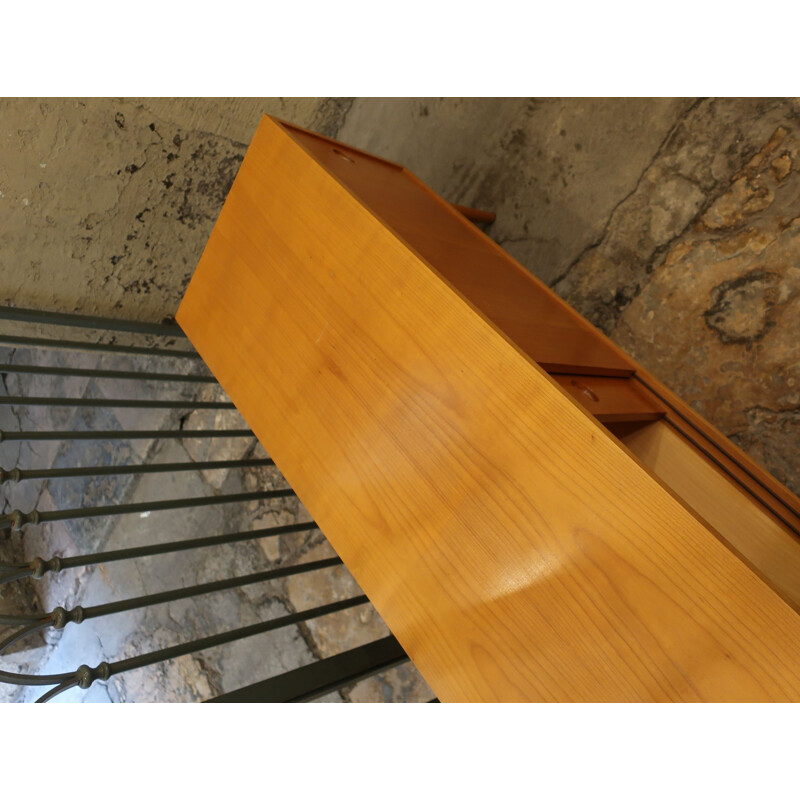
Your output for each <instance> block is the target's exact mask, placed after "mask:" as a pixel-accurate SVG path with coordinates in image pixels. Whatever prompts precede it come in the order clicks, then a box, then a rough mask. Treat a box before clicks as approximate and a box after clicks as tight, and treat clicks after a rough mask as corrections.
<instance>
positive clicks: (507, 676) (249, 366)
mask: <svg viewBox="0 0 800 800" xmlns="http://www.w3.org/2000/svg"><path fill="white" fill-rule="evenodd" d="M178 321H179V323H180V324H181V326H182V327H183V329H184V330H185V331H186V332H187V334H188V336H189V338H190V339H191V341H192V342H193V344H194V345H195V346H196V347H197V349H198V350H199V352H200V354H201V355H202V356H203V358H204V359H205V361H206V362H207V363H208V365H209V366H210V367H211V369H212V371H213V372H214V374H215V375H216V376H217V378H218V379H219V380H220V382H221V384H222V386H223V387H224V388H225V390H226V391H227V392H228V393H229V395H230V396H231V398H232V399H233V400H234V402H235V403H236V405H237V406H238V408H239V409H240V410H241V412H242V414H243V415H244V417H245V418H246V419H247V421H248V422H249V423H250V425H251V426H252V427H253V430H254V431H255V433H256V434H257V435H258V437H259V439H260V440H261V442H262V443H263V444H264V446H265V447H266V448H267V450H268V451H269V453H270V455H271V456H272V457H273V458H274V459H275V461H276V463H277V465H278V467H279V468H280V469H281V470H282V471H283V473H284V475H285V476H286V478H287V480H289V482H290V483H291V485H292V486H293V487H294V488H295V489H296V491H297V493H298V495H299V497H300V499H301V500H302V502H303V503H304V504H305V505H306V506H307V507H308V509H309V511H310V512H311V513H312V514H313V516H314V517H315V519H316V520H317V521H318V523H319V524H320V526H321V528H322V530H323V531H324V532H325V534H326V535H327V536H328V538H329V540H330V541H331V543H332V544H333V546H334V547H335V548H336V550H337V551H338V553H339V554H340V555H341V557H342V558H343V559H344V561H345V563H346V564H347V565H348V567H349V568H350V570H351V571H352V572H353V575H354V576H355V578H356V579H357V580H358V582H359V583H360V585H361V586H362V588H363V589H364V591H365V592H366V593H367V594H368V596H369V597H370V599H371V600H372V602H373V603H374V604H375V606H376V608H377V609H378V611H379V612H380V613H381V615H382V616H383V618H384V619H385V620H386V622H387V624H388V625H389V627H390V628H391V629H392V631H393V633H394V634H395V635H396V636H397V638H398V639H399V640H400V642H401V644H402V645H403V647H404V648H405V650H406V652H408V654H409V655H410V656H411V658H412V659H413V660H414V661H415V663H416V664H417V666H418V667H419V669H420V670H421V672H422V674H423V675H424V676H425V678H426V679H427V680H428V681H429V683H430V685H431V687H432V688H433V689H434V691H435V692H436V693H437V695H438V696H439V697H440V699H442V700H444V701H447V700H451V701H452V700H456V701H468V700H490V701H491V700H505V701H509V700H510V701H521V700H565V701H579V700H584V701H602V700H728V701H735V700H797V699H800V618H798V616H797V615H796V614H795V613H794V611H793V610H792V609H791V608H790V607H789V606H788V605H787V604H786V603H784V602H783V601H782V600H781V599H780V598H779V597H778V596H777V595H776V594H775V593H774V592H773V591H772V590H771V589H770V588H769V587H767V586H766V585H765V584H764V582H763V581H761V580H760V579H759V578H758V577H756V575H754V573H753V572H752V571H751V570H750V569H748V568H747V567H746V566H745V565H744V564H743V563H742V562H741V561H740V560H739V559H738V558H737V557H736V556H735V555H734V554H733V553H731V552H730V551H729V550H728V549H727V548H726V547H725V546H724V545H723V544H722V543H721V542H719V541H718V540H717V539H716V537H715V536H714V535H713V534H712V533H710V532H709V531H708V530H707V529H706V528H705V527H704V526H703V525H702V524H701V523H700V522H698V520H697V519H696V518H695V517H694V516H693V515H692V514H691V513H690V512H689V511H687V510H686V509H685V508H684V507H683V506H682V505H681V504H680V503H678V502H677V501H676V500H675V499H674V498H673V497H672V496H671V495H670V494H669V492H667V491H666V490H665V489H664V488H663V487H662V486H661V485H660V484H659V483H658V482H657V481H656V480H655V479H654V478H652V477H651V476H650V475H649V474H648V473H647V472H646V471H645V470H643V469H642V468H641V467H640V466H639V465H638V464H637V463H636V462H635V461H634V459H632V458H631V457H630V456H629V455H628V453H627V452H625V450H624V449H623V448H621V447H620V446H619V444H618V443H617V442H616V441H615V440H614V439H613V437H611V436H610V434H608V432H607V431H605V430H604V429H603V428H602V427H601V426H600V425H599V423H597V422H596V420H594V419H593V418H592V417H591V416H590V415H589V414H588V413H587V412H585V411H584V410H583V409H581V408H580V407H579V406H578V405H577V404H576V403H575V402H574V401H573V400H571V399H570V398H569V397H567V396H566V395H565V394H564V393H563V391H562V390H561V389H560V388H559V387H558V386H556V385H555V383H554V382H553V381H552V380H551V379H550V377H548V376H547V375H546V374H545V373H544V372H543V371H542V370H541V369H540V368H539V367H538V366H537V365H536V364H535V363H534V362H532V361H531V360H530V359H529V358H528V357H527V356H526V355H525V354H524V353H523V352H521V351H520V350H519V349H518V348H517V347H516V346H514V344H512V343H511V342H510V341H509V340H508V339H507V338H506V337H504V336H503V335H502V334H501V333H499V332H498V331H497V330H496V329H495V328H494V327H493V326H492V325H491V324H489V323H488V322H487V321H486V320H485V319H484V318H483V317H482V316H481V315H480V314H478V313H476V311H475V310H474V308H472V307H471V306H470V304H469V303H468V302H466V301H465V300H464V299H463V298H462V297H461V296H459V294H458V293H457V292H455V291H454V290H453V289H452V287H451V286H449V285H448V284H447V283H446V282H444V281H443V280H442V279H441V278H440V277H439V276H438V275H437V274H436V273H435V272H434V271H433V270H431V269H430V268H429V267H428V266H427V265H426V264H425V263H424V262H423V261H422V260H420V258H419V257H418V256H417V255H415V254H414V253H413V252H411V251H410V250H409V249H408V248H407V247H406V246H405V245H404V244H403V242H402V241H401V240H400V239H398V238H397V237H396V236H395V235H394V234H392V233H391V232H390V231H388V230H387V229H386V228H385V226H384V225H383V224H381V223H380V221H379V220H377V219H376V218H375V217H374V216H373V215H372V214H371V213H370V212H369V211H368V210H367V209H366V208H365V207H364V206H363V205H362V204H360V203H359V202H358V201H357V200H356V199H355V198H354V197H353V196H352V195H350V194H349V193H348V192H347V191H345V190H343V188H342V186H341V185H340V184H339V182H338V181H336V180H335V179H334V178H333V177H332V176H331V175H330V174H329V173H328V172H327V171H326V170H324V169H322V168H321V167H320V166H319V165H318V164H317V163H315V162H314V161H313V160H312V159H310V158H309V157H308V154H307V153H306V152H305V151H304V150H303V149H302V148H300V147H299V146H298V145H297V143H296V142H294V141H293V140H292V139H291V137H289V136H288V135H287V134H286V132H285V130H284V129H283V128H281V127H280V126H278V125H277V124H276V123H274V122H273V121H271V120H269V119H265V120H264V121H263V122H262V124H261V126H260V127H259V130H258V132H257V134H256V136H255V138H254V141H253V143H252V145H251V147H250V149H249V151H248V153H247V156H246V158H245V161H244V163H243V165H242V168H241V170H240V172H239V175H238V176H237V178H236V181H235V184H234V186H233V189H232V191H231V193H230V195H229V197H228V200H227V201H226V204H225V207H224V209H223V211H222V214H221V216H220V218H219V220H218V222H217V224H216V226H215V228H214V232H213V234H212V236H211V238H210V241H209V243H208V246H207V247H206V250H205V252H204V254H203V257H202V259H201V261H200V264H199V266H198V268H197V271H196V273H195V275H194V277H193V279H192V282H191V284H190V286H189V288H188V290H187V293H186V296H185V298H184V300H183V302H182V304H181V307H180V309H179V311H178Z"/></svg>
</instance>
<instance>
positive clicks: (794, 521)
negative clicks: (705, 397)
mask: <svg viewBox="0 0 800 800" xmlns="http://www.w3.org/2000/svg"><path fill="white" fill-rule="evenodd" d="M637 378H639V379H640V381H643V383H642V387H643V388H644V389H646V390H647V391H648V392H650V393H651V394H652V395H653V396H654V397H657V398H660V399H661V400H662V401H664V402H666V403H667V404H668V406H667V414H666V416H667V418H668V419H669V420H670V422H671V423H672V424H673V425H674V426H675V427H676V428H677V429H678V430H679V431H680V432H681V433H682V434H683V435H684V436H685V437H686V438H687V439H688V440H689V441H690V442H692V443H693V444H694V445H695V447H698V446H699V447H702V448H704V449H706V450H708V451H710V453H711V455H712V456H714V457H715V458H718V459H719V460H720V461H721V462H722V463H723V464H724V466H725V468H726V469H729V470H730V471H731V472H732V473H733V474H734V475H735V476H736V477H737V478H738V479H739V480H741V481H742V482H743V483H744V484H746V486H747V489H748V491H750V493H751V494H753V495H754V496H756V497H757V498H759V499H760V501H761V503H762V505H765V506H766V507H767V508H769V509H770V510H771V511H772V513H773V515H775V516H777V517H778V518H779V519H780V520H781V522H784V523H785V522H786V521H787V520H786V517H787V516H788V517H789V520H788V522H789V524H790V526H791V527H794V528H795V529H800V499H798V498H797V497H796V496H795V495H794V494H793V493H792V492H790V491H789V489H787V488H786V487H785V486H784V485H783V484H782V483H780V481H778V480H777V478H775V477H774V476H773V475H771V474H770V473H769V472H767V471H766V470H765V469H764V468H763V467H762V466H761V465H760V464H758V463H757V462H756V461H754V460H753V459H752V458H751V457H750V456H748V455H747V453H745V452H744V451H743V450H742V449H741V448H740V447H738V446H737V445H735V444H734V443H733V442H732V441H731V440H730V439H728V437H727V436H725V435H724V434H722V433H720V431H718V430H717V429H716V428H715V427H714V426H713V425H712V424H711V423H710V422H708V421H707V420H706V419H704V418H703V417H702V416H700V414H698V413H697V412H696V411H694V410H693V409H692V408H691V407H690V406H689V405H687V404H686V403H685V402H684V401H683V400H681V399H680V398H679V397H677V396H676V395H675V394H674V393H673V392H671V391H670V390H669V389H668V388H667V387H666V386H664V384H663V383H661V382H660V381H659V380H657V379H656V378H655V377H653V376H652V375H650V374H649V373H647V372H646V371H645V370H640V371H638V372H637ZM654 390H655V391H654ZM669 406H672V407H673V408H670V407H669ZM676 412H677V413H676ZM684 418H685V419H684ZM687 420H688V422H687ZM776 495H777V498H776ZM781 501H782V502H781Z"/></svg>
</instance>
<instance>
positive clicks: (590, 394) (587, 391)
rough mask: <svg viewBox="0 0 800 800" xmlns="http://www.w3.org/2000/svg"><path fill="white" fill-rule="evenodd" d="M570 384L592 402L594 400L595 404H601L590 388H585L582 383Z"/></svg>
mask: <svg viewBox="0 0 800 800" xmlns="http://www.w3.org/2000/svg"><path fill="white" fill-rule="evenodd" d="M570 383H571V384H572V385H573V386H574V387H575V388H576V389H579V390H580V391H581V392H583V393H584V394H585V395H586V396H587V397H588V398H589V399H590V400H594V401H595V403H599V402H600V398H599V397H598V396H597V395H596V394H595V393H594V392H593V391H592V390H591V389H590V388H589V387H588V386H584V385H583V384H582V383H578V381H574V380H573V381H570Z"/></svg>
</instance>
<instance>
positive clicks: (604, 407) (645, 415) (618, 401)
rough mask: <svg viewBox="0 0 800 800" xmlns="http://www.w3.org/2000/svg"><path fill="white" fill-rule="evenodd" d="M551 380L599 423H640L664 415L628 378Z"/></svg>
mask: <svg viewBox="0 0 800 800" xmlns="http://www.w3.org/2000/svg"><path fill="white" fill-rule="evenodd" d="M552 378H553V380H554V381H555V382H556V383H557V384H558V385H559V386H560V387H561V388H562V389H564V391H566V392H568V393H569V395H570V396H571V397H574V398H575V399H576V400H577V401H578V402H579V403H580V404H581V405H582V406H583V407H584V408H585V409H586V410H587V411H588V412H589V413H590V414H591V415H592V416H593V417H595V418H596V419H597V420H599V421H600V422H643V421H647V420H656V419H659V418H660V417H663V416H664V411H665V406H664V405H663V404H661V403H659V402H658V401H657V400H654V399H653V398H652V397H651V396H649V395H648V394H647V393H645V392H643V391H642V389H641V388H640V387H639V385H638V384H636V383H634V381H632V380H631V379H630V378H602V377H596V376H590V377H589V376H586V375H553V376H552Z"/></svg>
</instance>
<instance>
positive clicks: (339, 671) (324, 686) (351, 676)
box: [0, 308, 408, 702]
mask: <svg viewBox="0 0 800 800" xmlns="http://www.w3.org/2000/svg"><path fill="white" fill-rule="evenodd" d="M0 319H5V320H12V321H14V322H17V323H21V324H23V323H35V324H39V325H58V326H70V327H82V328H90V329H93V330H95V331H124V332H127V333H134V334H144V335H147V336H158V337H172V338H174V339H181V338H183V336H184V334H183V332H182V331H181V330H180V328H179V327H178V326H177V324H176V323H175V322H174V321H171V320H167V321H165V322H162V323H146V322H136V321H131V320H116V319H113V320H112V319H108V318H102V317H90V316H86V315H76V314H64V313H54V312H46V311H35V310H30V309H17V308H0ZM2 345H13V346H19V347H27V348H36V349H40V350H49V349H71V350H84V351H89V352H105V353H117V354H122V355H148V356H150V355H156V356H164V357H175V358H181V359H196V358H198V356H197V354H196V353H195V352H194V351H193V350H188V349H187V350H177V349H175V348H172V347H161V348H156V347H148V346H138V345H120V344H116V343H114V342H112V343H103V342H86V343H84V342H80V341H78V340H76V339H61V338H60V337H57V336H54V337H53V338H48V337H42V336H27V335H17V334H16V333H15V334H12V335H8V334H4V335H0V346H2ZM4 372H5V373H14V374H19V375H22V376H24V375H54V376H63V375H69V376H81V377H87V378H91V379H96V380H104V379H108V378H111V379H124V380H144V381H160V382H165V383H173V382H177V383H189V384H213V383H214V382H215V380H214V378H213V377H211V376H208V375H194V374H192V375H190V374H184V373H152V372H146V371H133V370H129V369H126V370H116V369H103V370H99V369H77V368H75V369H73V368H62V367H39V366H29V365H17V364H4V365H3V364H0V373H4ZM0 405H6V406H24V405H51V406H64V407H87V408H93V407H120V408H130V407H134V408H135V407H139V408H165V409H168V408H180V409H200V408H203V409H222V408H233V404H232V403H230V402H228V401H219V402H199V401H195V400H130V399H127V398H120V399H109V400H107V399H94V398H65V397H33V396H25V395H17V396H6V397H0ZM252 436H253V434H252V431H250V430H249V429H236V430H185V429H179V430H122V431H119V430H103V431H100V430H81V431H74V430H68V431H0V442H9V441H70V440H130V439H151V440H157V439H169V438H221V437H252ZM274 466H275V465H274V462H273V461H272V459H270V458H268V457H267V458H237V459H229V460H220V459H217V460H207V461H198V462H196V463H195V462H177V463H176V462H171V463H165V464H150V463H142V464H123V465H118V466H102V465H94V466H86V467H65V468H47V469H19V468H14V469H8V470H5V469H2V468H0V485H2V484H5V483H9V482H22V481H29V480H47V481H50V480H70V479H75V478H94V477H103V476H108V475H144V474H148V473H169V472H177V471H187V470H198V471H201V470H212V469H232V468H246V467H247V468H250V467H259V468H265V467H274ZM293 494H294V493H293V491H292V490H291V489H288V488H287V489H283V488H279V489H271V490H268V491H259V492H239V493H235V494H218V495H212V496H203V497H191V498H189V497H183V498H175V499H170V500H160V501H150V502H144V503H127V504H119V503H118V504H114V505H107V506H89V507H82V508H67V509H59V510H55V511H40V510H37V509H35V508H34V509H30V510H28V511H20V510H14V511H11V512H10V513H7V514H2V515H0V531H2V530H21V529H24V527H25V526H26V525H47V524H49V523H52V522H56V521H63V520H76V519H87V518H90V517H102V516H111V515H118V514H134V513H142V512H150V511H162V510H166V509H180V508H189V507H196V506H204V505H216V504H223V503H240V502H248V501H251V500H262V499H273V498H283V497H289V496H293ZM314 530H316V524H315V523H314V522H298V523H293V524H288V525H279V526H273V527H271V528H261V529H258V530H253V531H238V532H234V533H227V534H218V535H211V536H201V537H197V538H193V539H189V540H179V541H171V542H166V543H160V544H154V545H143V546H138V547H127V548H123V549H118V550H112V551H107V552H100V553H97V552H93V553H84V554H81V555H77V556H68V557H60V556H58V555H50V556H47V555H43V556H39V557H36V558H34V559H32V560H31V561H29V562H18V563H8V564H0V587H2V585H4V584H9V583H11V582H14V581H19V580H27V579H41V578H44V577H45V576H46V575H48V574H50V573H58V572H62V571H64V570H68V569H74V568H82V567H93V566H96V565H100V564H104V563H109V562H114V561H123V560H128V559H139V558H152V557H157V556H159V555H164V554H168V553H177V552H181V551H186V550H192V549H196V548H205V547H219V546H225V545H230V544H232V543H236V542H244V541H250V540H255V539H261V538H267V537H277V536H291V535H293V534H298V533H309V532H311V531H314ZM341 563H342V562H341V560H340V559H339V558H338V557H332V558H325V559H320V560H317V561H312V562H308V563H302V564H293V565H289V566H280V567H276V568H273V569H269V570H263V571H260V572H255V573H252V574H249V575H243V576H238V577H234V578H226V579H223V580H216V581H211V582H207V583H197V584H196V585H193V586H184V587H181V588H175V589H167V590H165V591H162V592H157V593H154V594H149V595H141V596H139V597H131V598H126V599H124V600H119V601H116V602H111V603H104V604H101V605H96V606H91V607H85V608H84V607H82V606H74V607H72V608H69V609H67V608H64V607H62V606H57V607H56V608H53V609H52V610H50V611H48V612H44V613H38V614H27V615H26V614H16V615H0V626H7V627H9V628H12V629H13V630H12V631H11V632H10V633H8V634H7V635H6V636H5V638H2V639H0V655H2V654H3V653H5V652H7V651H8V649H9V648H10V647H11V646H12V645H15V644H17V643H19V642H21V641H22V640H24V639H25V638H26V637H29V636H32V635H33V634H35V633H37V632H40V631H44V630H46V629H55V630H60V629H62V628H64V627H65V626H66V625H68V624H69V623H73V624H81V623H83V622H85V621H88V620H91V619H96V618H99V617H104V616H108V615H111V614H118V613H122V612H125V611H130V610H133V609H140V608H144V607H146V606H152V605H156V604H161V603H170V602H174V601H177V600H184V599H187V598H195V597H200V596H204V595H209V594H211V593H213V592H219V591H225V590H229V589H233V588H239V587H243V586H248V585H252V584H256V583H260V582H265V581H274V580H278V579H283V578H288V577H290V576H293V575H299V574H301V573H308V572H314V571H317V570H325V569H330V568H334V567H337V566H340V565H341ZM367 602H368V600H367V598H366V596H364V595H363V594H361V595H357V596H355V597H349V598H347V599H344V600H339V601H337V602H333V603H328V604H326V605H322V606H318V607H316V608H311V609H307V610H304V611H300V612H296V613H290V614H287V615H284V616H282V617H279V618H277V619H273V620H269V621H266V622H260V623H257V624H254V625H247V626H243V627H240V628H237V629H235V630H230V631H226V632H224V633H218V634H215V635H213V636H206V637H203V638H199V639H195V640H193V641H189V642H184V643H182V644H177V645H174V646H171V647H165V648H161V649H158V650H154V651H152V652H149V653H143V654H141V655H138V656H135V657H132V658H127V659H123V660H120V661H115V662H112V663H108V662H102V663H100V664H97V665H96V666H94V667H90V666H88V665H86V664H83V665H81V666H79V667H78V668H77V669H75V670H74V671H72V672H67V673H61V674H52V675H31V674H16V673H13V672H10V671H7V670H0V681H4V682H6V683H10V684H14V685H28V686H43V687H45V686H51V687H52V688H51V689H49V690H48V691H46V692H45V693H44V694H43V695H42V696H41V697H40V698H39V700H38V701H37V702H46V701H47V700H50V699H51V698H53V697H55V696H57V695H59V694H61V693H62V692H64V691H66V690H68V689H70V688H73V687H81V688H83V689H87V688H88V687H89V686H91V685H92V684H93V683H94V682H95V681H96V680H102V681H108V680H110V679H111V678H112V677H113V676H114V675H118V674H121V673H123V672H127V671H129V670H132V669H137V668H141V667H145V666H148V665H153V664H156V663H159V662H162V661H166V660H169V659H172V658H177V657H179V656H182V655H186V654H189V653H194V652H197V651H200V650H204V649H207V648H210V647H216V646H219V645H222V644H226V643H229V642H233V641H236V640H238V639H243V638H245V637H249V636H254V635H256V634H259V633H264V632H266V631H271V630H276V629H278V628H282V627H285V626H290V625H297V624H300V623H304V622H307V621H309V620H311V619H315V618H318V617H321V616H325V615H327V614H334V613H337V612H340V611H344V610H346V609H349V608H353V607H356V606H359V605H363V604H365V603H367ZM407 660H408V656H407V655H406V654H405V652H404V651H403V649H402V647H401V646H400V645H399V643H398V642H397V640H396V639H394V637H391V636H390V637H387V638H385V639H382V640H380V641H377V642H372V643H370V644H367V645H364V646H362V647H359V648H355V649H354V650H351V651H348V652H346V653H342V654H340V655H338V656H334V657H333V658H328V659H324V660H321V661H319V662H317V663H314V664H310V665H308V666H305V667H301V668H300V669H297V670H294V671H292V672H289V673H286V674H284V675H280V676H277V677H273V678H270V679H269V680H267V681H260V682H258V683H255V684H253V685H252V686H249V687H245V688H244V689H241V690H239V691H236V692H230V693H227V694H225V695H222V696H220V697H218V698H214V700H213V701H214V702H255V701H259V702H263V701H269V702H275V701H279V700H282V701H300V700H308V699H313V698H314V697H318V696H320V695H321V694H327V693H328V692H331V691H334V690H336V689H338V688H341V687H343V686H346V685H349V684H352V683H354V682H357V681H359V680H362V679H363V678H365V677H368V676H369V675H372V674H375V673H376V672H380V671H383V670H386V669H390V668H392V667H394V666H396V665H398V664H400V663H403V662H404V661H407Z"/></svg>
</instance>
